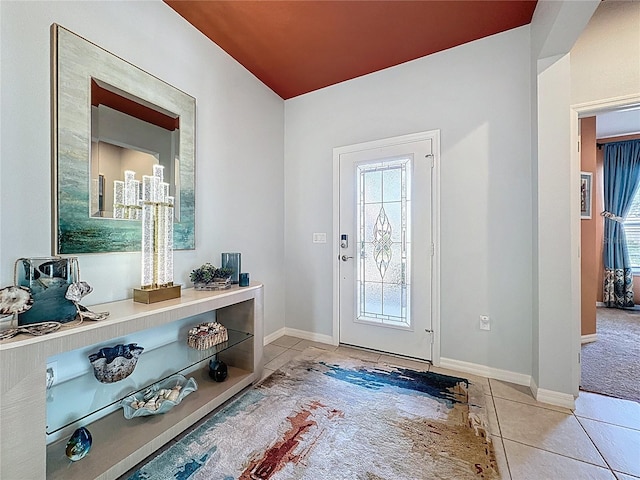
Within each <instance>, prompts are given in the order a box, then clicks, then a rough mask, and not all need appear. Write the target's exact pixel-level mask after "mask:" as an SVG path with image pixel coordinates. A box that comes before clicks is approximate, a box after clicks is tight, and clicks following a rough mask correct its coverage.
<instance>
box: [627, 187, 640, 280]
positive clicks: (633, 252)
mask: <svg viewBox="0 0 640 480" xmlns="http://www.w3.org/2000/svg"><path fill="white" fill-rule="evenodd" d="M624 231H625V233H626V235H627V249H628V250H629V258H630V259H631V266H632V267H633V269H634V270H638V271H640V188H638V190H637V191H636V193H635V196H634V197H633V202H631V208H630V209H629V212H628V213H627V217H626V219H625V221H624Z"/></svg>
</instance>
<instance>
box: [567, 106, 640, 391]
mask: <svg viewBox="0 0 640 480" xmlns="http://www.w3.org/2000/svg"><path fill="white" fill-rule="evenodd" d="M638 103H640V94H631V95H624V96H620V97H613V98H604V99H600V100H593V101H589V102H585V103H576V104H572V105H570V107H569V110H570V115H571V132H570V134H571V144H572V145H579V142H580V135H579V128H578V125H579V120H580V118H582V117H589V116H593V115H597V114H599V113H605V112H607V111H612V110H617V109H620V108H624V107H628V106H631V105H637V104H638ZM570 161H571V167H570V168H571V170H570V172H571V179H570V185H569V188H570V191H572V192H577V191H578V188H579V187H580V151H579V148H572V149H571V160H570ZM572 199H573V205H572V208H571V225H570V227H571V238H572V240H573V241H572V242H571V243H572V245H571V247H572V248H571V253H572V258H573V259H574V262H572V267H573V268H572V269H571V283H572V285H573V289H572V296H571V307H572V313H573V318H572V322H571V326H572V335H571V337H572V341H571V346H572V347H573V348H574V349H576V350H577V352H576V353H577V355H576V356H577V357H578V358H580V352H581V347H582V312H581V309H582V305H581V301H582V292H581V285H582V275H581V268H580V259H581V254H582V252H581V251H580V242H581V240H582V233H581V222H580V200H579V197H578V195H572ZM594 214H595V215H597V212H595V213H594ZM574 358H576V357H575V356H574ZM581 375H582V362H581V361H578V362H577V363H572V364H571V380H572V388H573V390H574V391H575V392H577V394H575V395H574V396H575V397H576V398H577V397H578V395H580V392H581V390H580V381H581Z"/></svg>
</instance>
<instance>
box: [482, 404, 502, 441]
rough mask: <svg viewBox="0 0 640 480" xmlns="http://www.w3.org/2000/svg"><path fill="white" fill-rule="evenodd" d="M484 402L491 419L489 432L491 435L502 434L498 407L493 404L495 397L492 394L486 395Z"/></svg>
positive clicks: (488, 416) (488, 417)
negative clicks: (497, 411)
mask: <svg viewBox="0 0 640 480" xmlns="http://www.w3.org/2000/svg"><path fill="white" fill-rule="evenodd" d="M484 403H485V406H486V408H487V410H486V411H487V419H488V420H489V433H490V434H491V435H497V436H500V435H501V434H500V425H499V423H498V414H497V413H496V407H495V405H494V404H493V397H492V396H491V395H485V396H484Z"/></svg>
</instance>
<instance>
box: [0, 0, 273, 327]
mask: <svg viewBox="0 0 640 480" xmlns="http://www.w3.org/2000/svg"><path fill="white" fill-rule="evenodd" d="M0 21H1V33H0V34H1V37H0V38H1V44H0V49H1V50H0V54H1V56H2V63H1V71H0V75H1V77H0V81H1V84H2V91H1V93H0V94H1V103H2V111H1V117H0V125H1V130H0V134H1V138H2V144H1V146H0V168H1V171H2V178H1V179H0V192H1V193H2V197H1V198H0V200H1V203H0V245H1V246H2V250H1V251H0V285H8V284H12V283H13V264H14V262H15V260H16V259H17V258H19V257H29V256H48V255H50V254H51V248H50V245H51V227H50V224H51V187H50V185H51V181H50V175H51V166H50V165H51V144H50V84H49V81H50V74H49V70H50V60H49V55H50V53H49V52H50V46H49V45H50V42H49V27H50V25H51V24H52V23H54V22H55V23H59V24H61V25H62V26H64V27H66V28H68V29H70V30H71V31H73V32H75V33H77V34H79V35H81V36H83V37H84V38H86V39H88V40H90V41H92V42H94V43H96V44H97V45H99V46H101V47H103V48H105V49H106V50H108V51H110V52H112V53H114V54H116V55H118V56H120V57H122V58H123V59H125V60H127V61H129V62H131V63H133V64H135V65H137V66H139V67H140V68H142V69H143V70H146V71H147V72H149V73H151V74H153V75H155V76H157V77H159V78H161V79H163V80H164V81H166V82H168V83H170V84H171V85H174V86H175V87H177V88H179V89H181V90H183V91H185V92H187V93H189V94H190V95H192V96H194V97H195V98H196V115H197V119H196V250H193V251H178V252H175V256H174V263H175V280H176V282H178V283H182V284H183V285H185V286H189V285H190V284H191V283H190V282H189V273H190V271H191V270H192V269H194V268H196V267H197V266H199V265H200V264H202V263H204V262H206V261H210V262H212V263H214V264H217V265H219V264H220V253H221V252H225V251H239V252H242V268H243V270H245V271H248V272H250V273H251V279H252V280H256V281H261V282H263V283H264V284H265V333H266V334H269V333H271V332H274V331H277V330H279V329H281V328H282V327H284V285H283V283H282V278H283V277H284V276H285V275H284V268H283V264H284V249H283V244H284V238H283V225H284V194H283V191H284V172H283V156H284V153H283V140H282V139H283V137H284V102H283V101H282V99H281V98H280V97H278V96H277V95H275V94H274V93H273V92H272V91H271V90H269V89H268V88H267V87H266V86H264V85H263V84H262V83H261V82H259V81H258V80H257V79H256V78H255V77H254V76H253V75H252V74H250V73H249V72H248V71H247V70H246V69H245V68H244V67H242V66H241V65H239V64H238V63H237V62H236V61H235V60H233V59H232V58H231V57H229V56H228V55H227V54H226V53H225V52H223V51H222V50H221V49H220V48H219V47H218V46H216V45H215V44H213V43H212V42H211V41H210V40H209V39H207V38H206V37H204V35H202V34H201V33H200V32H198V31H197V30H196V29H195V28H194V27H192V26H191V25H189V24H188V23H187V22H186V21H185V20H184V19H183V18H182V17H180V16H179V15H178V14H177V13H176V12H175V11H173V10H172V9H171V8H170V7H169V6H167V5H166V4H165V3H163V2H161V1H145V2H112V1H95V2H50V1H44V2H0ZM139 265H140V255H139V254H136V253H133V254H132V253H129V254H95V255H81V256H80V267H81V277H82V279H83V280H85V281H87V282H89V283H90V284H91V285H92V286H93V287H94V292H93V293H92V294H91V295H89V296H88V297H87V298H86V301H87V304H89V305H90V304H95V303H102V302H108V301H112V300H120V299H124V298H130V297H131V296H132V291H131V289H132V288H133V287H135V286H139V284H140V266H139Z"/></svg>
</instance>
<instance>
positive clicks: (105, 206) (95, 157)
mask: <svg viewBox="0 0 640 480" xmlns="http://www.w3.org/2000/svg"><path fill="white" fill-rule="evenodd" d="M158 163H159V161H158V154H157V153H153V154H152V153H147V152H142V151H140V150H135V149H133V148H127V147H121V146H118V145H114V144H113V143H108V142H103V141H98V142H92V143H91V211H90V213H91V216H92V217H102V218H120V219H126V220H138V215H114V211H115V210H117V208H119V204H118V203H117V202H116V201H115V196H114V191H115V188H116V187H115V186H116V185H118V182H123V181H124V180H125V178H126V175H125V172H127V171H132V172H135V174H136V176H140V175H153V166H154V165H157V164H158ZM137 190H138V194H137V195H136V198H135V199H133V204H135V205H139V204H140V200H141V197H140V193H139V191H140V189H139V188H138V189H137Z"/></svg>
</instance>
